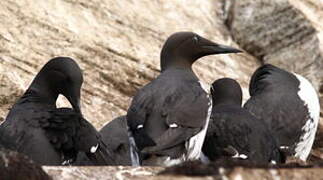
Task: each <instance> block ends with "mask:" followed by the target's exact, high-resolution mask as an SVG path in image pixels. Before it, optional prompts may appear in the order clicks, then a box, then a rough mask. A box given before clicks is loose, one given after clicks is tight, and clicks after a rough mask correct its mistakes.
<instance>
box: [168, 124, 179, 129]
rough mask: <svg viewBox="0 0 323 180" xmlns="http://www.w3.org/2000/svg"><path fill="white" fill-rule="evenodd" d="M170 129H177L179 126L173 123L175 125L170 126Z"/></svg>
mask: <svg viewBox="0 0 323 180" xmlns="http://www.w3.org/2000/svg"><path fill="white" fill-rule="evenodd" d="M169 127H170V128H177V127H178V125H177V124H176V123H173V124H170V125H169Z"/></svg>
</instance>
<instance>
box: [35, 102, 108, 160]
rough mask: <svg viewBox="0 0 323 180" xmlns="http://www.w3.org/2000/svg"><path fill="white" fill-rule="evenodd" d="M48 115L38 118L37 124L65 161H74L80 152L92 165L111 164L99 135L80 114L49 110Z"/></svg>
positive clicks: (60, 109)
mask: <svg viewBox="0 0 323 180" xmlns="http://www.w3.org/2000/svg"><path fill="white" fill-rule="evenodd" d="M48 114H49V116H47V118H44V117H43V116H41V117H39V124H40V126H41V127H42V128H43V130H44V131H45V135H46V137H47V138H48V140H49V141H50V143H51V144H52V145H53V146H54V147H55V149H56V150H57V151H59V152H62V153H63V155H64V159H65V160H68V159H73V160H75V159H76V156H77V153H78V152H79V151H82V152H85V153H86V154H87V155H88V157H89V158H90V159H91V160H92V161H94V164H96V163H97V164H111V162H113V158H112V156H111V154H110V153H109V151H108V149H107V147H106V145H105V144H104V143H103V141H101V139H100V135H99V134H98V132H97V131H96V129H95V128H94V127H93V126H92V125H91V124H90V123H89V122H88V121H86V120H85V119H84V118H83V117H82V115H81V114H79V113H77V112H75V111H74V110H73V109H70V108H59V109H55V110H51V111H48ZM112 164H113V163H112Z"/></svg>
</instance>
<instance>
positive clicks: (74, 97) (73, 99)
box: [66, 90, 82, 114]
mask: <svg viewBox="0 0 323 180" xmlns="http://www.w3.org/2000/svg"><path fill="white" fill-rule="evenodd" d="M80 97H81V92H80V90H75V91H72V93H70V94H69V96H67V97H66V98H67V99H68V101H69V102H70V103H71V105H72V107H73V109H74V110H75V111H76V112H78V113H80V114H82V111H81V104H80Z"/></svg>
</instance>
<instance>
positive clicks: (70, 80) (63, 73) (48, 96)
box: [0, 57, 111, 165]
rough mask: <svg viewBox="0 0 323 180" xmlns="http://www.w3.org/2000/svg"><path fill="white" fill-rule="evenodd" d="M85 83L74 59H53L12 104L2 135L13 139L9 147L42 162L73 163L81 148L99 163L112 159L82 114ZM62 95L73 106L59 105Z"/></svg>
mask: <svg viewBox="0 0 323 180" xmlns="http://www.w3.org/2000/svg"><path fill="white" fill-rule="evenodd" d="M82 83H83V76H82V71H81V69H80V68H79V66H78V65H77V64H76V62H75V61H74V60H73V59H71V58H67V57H57V58H54V59H52V60H50V61H49V62H48V63H47V64H46V65H45V66H44V67H43V68H42V69H41V70H40V72H39V73H38V74H37V75H36V77H35V78H34V80H33V81H32V83H31V85H30V86H29V88H28V89H27V90H26V92H25V93H24V95H23V96H22V97H21V98H20V99H19V100H18V101H17V102H16V104H14V105H13V107H12V109H11V110H10V112H9V114H8V116H7V118H6V120H5V121H4V122H3V123H2V124H1V126H0V135H1V136H4V137H8V138H9V139H10V141H12V142H14V145H12V144H10V146H11V147H13V146H14V147H15V148H16V149H15V150H16V151H18V152H20V153H23V154H26V155H27V156H29V157H30V158H31V159H33V160H34V161H35V162H37V163H39V164H42V165H61V164H65V163H71V162H72V161H74V160H75V158H76V155H77V153H78V151H84V152H85V153H87V154H88V155H89V158H90V159H92V160H94V161H97V163H102V164H103V163H104V162H106V161H109V160H110V159H109V158H111V157H109V153H108V152H107V151H106V150H105V149H104V144H103V143H102V142H101V141H100V139H99V137H100V136H99V134H98V132H97V131H96V130H95V128H94V127H93V126H92V125H91V124H90V123H89V122H87V121H86V120H85V119H84V118H83V116H82V114H81V110H80V94H81V93H80V90H81V86H82ZM59 94H62V95H64V96H65V97H66V98H67V99H68V100H69V102H70V103H71V105H72V107H73V109H71V108H56V100H57V97H58V95H59ZM0 143H2V145H3V146H5V147H6V146H7V144H3V142H0ZM10 149H12V148H10Z"/></svg>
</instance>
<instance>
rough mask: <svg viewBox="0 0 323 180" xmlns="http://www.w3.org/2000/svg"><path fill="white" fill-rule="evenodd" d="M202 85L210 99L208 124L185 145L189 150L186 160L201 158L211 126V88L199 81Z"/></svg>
mask: <svg viewBox="0 0 323 180" xmlns="http://www.w3.org/2000/svg"><path fill="white" fill-rule="evenodd" d="M199 83H200V84H201V87H202V88H203V89H204V90H205V92H206V93H207V95H206V96H207V98H208V99H209V103H208V105H209V108H208V110H207V116H206V122H205V124H204V126H203V129H202V130H201V131H200V132H199V133H197V134H196V135H195V136H193V137H191V138H190V139H189V140H188V141H186V143H185V148H186V150H187V153H186V160H197V159H200V157H201V152H202V146H203V143H204V139H205V135H206V131H207V127H208V125H209V121H210V116H211V113H212V98H211V97H210V88H206V86H205V85H204V84H203V83H202V82H201V81H199Z"/></svg>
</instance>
